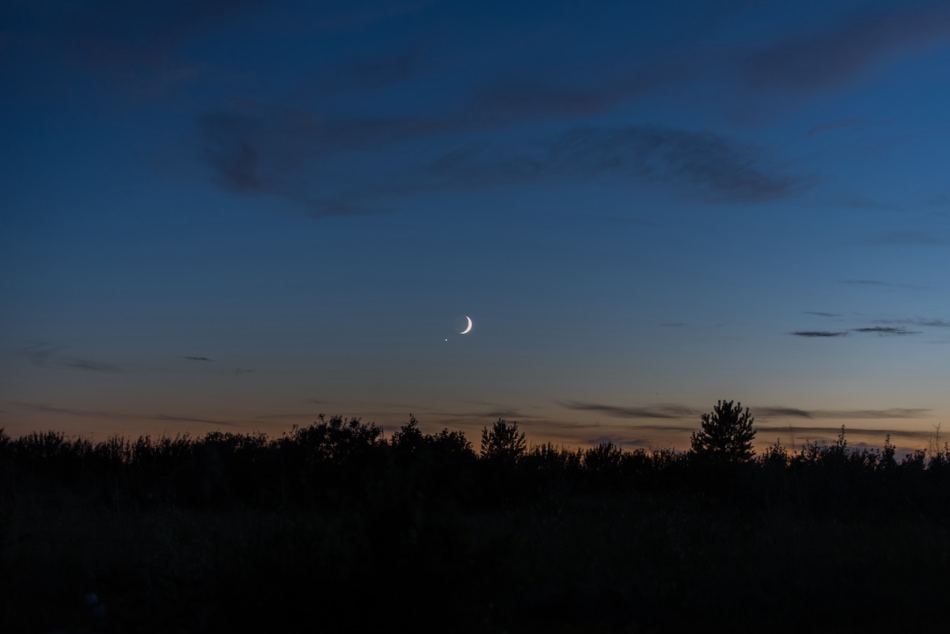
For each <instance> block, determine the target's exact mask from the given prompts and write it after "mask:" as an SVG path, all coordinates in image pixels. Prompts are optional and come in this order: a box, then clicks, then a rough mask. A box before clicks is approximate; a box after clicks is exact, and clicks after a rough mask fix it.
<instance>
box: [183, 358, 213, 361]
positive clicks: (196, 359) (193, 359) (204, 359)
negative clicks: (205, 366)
mask: <svg viewBox="0 0 950 634" xmlns="http://www.w3.org/2000/svg"><path fill="white" fill-rule="evenodd" d="M185 358H186V359H188V360H189V361H211V359H209V358H208V357H185Z"/></svg>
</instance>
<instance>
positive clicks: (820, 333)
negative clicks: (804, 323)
mask: <svg viewBox="0 0 950 634" xmlns="http://www.w3.org/2000/svg"><path fill="white" fill-rule="evenodd" d="M788 334H790V335H795V336H796V337H844V336H846V335H847V334H848V332H847V331H844V332H835V331H831V330H798V331H796V332H790V333H788Z"/></svg>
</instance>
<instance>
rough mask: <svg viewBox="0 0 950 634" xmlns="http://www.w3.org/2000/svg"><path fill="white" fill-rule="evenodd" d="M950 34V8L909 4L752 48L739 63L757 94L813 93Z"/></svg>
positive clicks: (854, 15)
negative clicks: (886, 59)
mask: <svg viewBox="0 0 950 634" xmlns="http://www.w3.org/2000/svg"><path fill="white" fill-rule="evenodd" d="M948 36H950V4H948V3H947V2H943V1H929V2H906V3H900V4H898V5H897V6H893V7H890V8H888V9H884V10H882V9H877V8H871V9H863V10H862V11H861V12H855V13H852V14H850V15H846V16H843V17H842V18H841V19H840V20H839V21H837V22H836V23H834V24H832V25H830V26H828V27H827V28H824V29H819V30H815V31H812V32H802V33H795V34H793V35H790V36H788V37H786V38H784V39H779V40H777V41H774V40H773V41H772V42H770V43H768V44H766V45H764V46H760V47H757V48H756V49H754V50H749V51H747V52H746V54H745V55H744V57H743V59H741V60H740V61H739V68H740V69H741V73H742V76H743V78H744V80H745V81H746V82H747V84H748V85H750V86H752V87H753V88H754V89H755V90H770V91H775V92H781V93H799V94H810V93H815V92H818V91H822V90H829V89H834V88H838V87H840V86H841V85H842V84H844V83H846V82H848V81H849V80H851V79H854V78H855V77H857V76H858V75H859V74H861V73H862V72H864V71H865V70H866V69H867V68H868V67H869V66H871V65H872V64H874V63H877V62H879V61H881V60H882V59H884V58H887V57H889V56H892V55H894V54H897V53H900V52H904V51H909V50H912V49H915V48H923V47H925V46H928V45H931V44H933V43H935V42H938V41H941V40H946V39H947V38H948Z"/></svg>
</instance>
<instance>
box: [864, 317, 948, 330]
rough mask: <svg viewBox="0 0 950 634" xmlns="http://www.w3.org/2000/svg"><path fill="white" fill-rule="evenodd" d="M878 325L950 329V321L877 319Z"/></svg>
mask: <svg viewBox="0 0 950 634" xmlns="http://www.w3.org/2000/svg"><path fill="white" fill-rule="evenodd" d="M874 322H875V323H878V324H912V325H914V326H922V327H925V328H950V320H947V319H924V318H919V317H918V318H916V319H875V320H874Z"/></svg>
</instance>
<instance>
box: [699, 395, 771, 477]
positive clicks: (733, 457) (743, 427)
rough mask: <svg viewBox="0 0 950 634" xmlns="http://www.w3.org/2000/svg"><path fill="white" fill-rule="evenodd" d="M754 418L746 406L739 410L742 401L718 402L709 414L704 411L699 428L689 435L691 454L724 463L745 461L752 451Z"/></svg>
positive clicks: (751, 454) (752, 453) (753, 452)
mask: <svg viewBox="0 0 950 634" xmlns="http://www.w3.org/2000/svg"><path fill="white" fill-rule="evenodd" d="M754 420H755V419H754V418H753V417H752V416H750V415H749V408H748V407H747V408H745V411H742V403H736V404H735V405H733V402H732V401H719V402H718V403H717V404H716V406H715V407H713V411H712V413H706V414H703V416H702V421H703V422H702V429H701V430H700V431H698V432H693V434H692V435H691V436H690V450H689V452H690V454H692V455H694V456H700V457H703V458H713V459H717V460H725V461H727V462H745V461H747V460H748V459H749V458H751V457H752V456H753V455H754V454H755V451H753V449H752V439H753V438H755V430H754V429H752V422H753V421H754Z"/></svg>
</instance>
